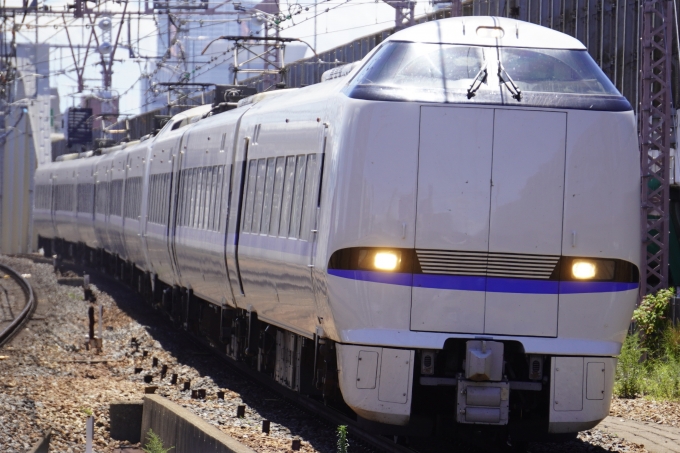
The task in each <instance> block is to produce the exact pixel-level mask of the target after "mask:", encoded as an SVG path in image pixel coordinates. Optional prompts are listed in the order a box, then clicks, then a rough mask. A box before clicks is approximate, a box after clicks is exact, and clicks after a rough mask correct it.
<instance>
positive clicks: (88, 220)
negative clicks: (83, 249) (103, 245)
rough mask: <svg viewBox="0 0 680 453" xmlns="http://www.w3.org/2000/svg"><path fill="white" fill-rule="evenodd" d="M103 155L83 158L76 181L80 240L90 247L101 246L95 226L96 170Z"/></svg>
mask: <svg viewBox="0 0 680 453" xmlns="http://www.w3.org/2000/svg"><path fill="white" fill-rule="evenodd" d="M100 159H101V157H91V158H89V159H85V160H83V162H82V164H81V165H79V166H78V173H77V179H76V183H77V185H78V187H77V189H76V195H77V207H76V215H77V219H78V220H77V222H78V242H82V243H84V244H85V245H87V246H88V247H90V248H93V249H96V248H98V247H99V243H98V242H97V235H96V232H95V228H94V208H95V184H94V181H95V175H94V174H95V172H96V165H97V162H98V161H99V160H100Z"/></svg>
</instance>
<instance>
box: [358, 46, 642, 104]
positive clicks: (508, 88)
mask: <svg viewBox="0 0 680 453" xmlns="http://www.w3.org/2000/svg"><path fill="white" fill-rule="evenodd" d="M347 93H348V95H349V96H351V97H354V98H359V99H373V100H392V101H422V102H473V103H474V102H477V103H493V104H495V103H500V104H517V103H523V104H525V105H540V106H550V105H553V106H555V107H570V108H588V109H595V110H630V104H629V103H628V102H627V101H626V100H625V98H623V97H622V96H621V94H619V92H618V91H617V89H616V87H615V86H614V85H613V84H612V83H611V82H610V81H609V79H608V78H607V76H606V75H605V74H604V73H603V72H602V70H600V68H599V67H598V66H597V64H596V63H595V61H593V59H592V58H591V57H590V55H589V54H588V52H587V51H585V50H565V49H528V48H513V47H500V48H499V47H481V46H465V45H453V44H437V43H410V42H398V41H390V42H387V43H385V44H384V45H383V46H382V47H381V48H380V49H378V50H377V51H376V53H375V54H374V55H373V57H372V58H371V59H370V60H369V61H368V62H367V63H366V64H365V65H364V67H363V68H362V69H361V70H360V71H359V72H358V73H357V74H356V76H355V77H354V78H353V79H352V80H351V81H350V83H349V85H348V88H347Z"/></svg>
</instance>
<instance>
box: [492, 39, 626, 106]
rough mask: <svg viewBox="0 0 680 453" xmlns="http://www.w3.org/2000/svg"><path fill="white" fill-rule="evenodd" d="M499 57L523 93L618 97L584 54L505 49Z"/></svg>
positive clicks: (595, 65)
mask: <svg viewBox="0 0 680 453" xmlns="http://www.w3.org/2000/svg"><path fill="white" fill-rule="evenodd" d="M500 54H501V61H502V62H503V66H504V67H505V70H506V71H507V72H508V74H510V77H512V79H513V81H514V82H515V83H516V84H517V86H518V87H519V88H520V90H522V91H539V92H544V93H545V92H549V93H580V94H608V95H614V96H618V95H619V92H618V91H617V90H616V87H615V86H614V85H613V84H612V83H611V82H610V81H609V79H608V78H607V76H605V75H604V74H603V73H602V71H601V70H600V68H599V67H598V66H597V64H596V63H595V61H593V59H592V58H591V57H590V55H588V52H586V51H585V50H563V49H517V48H511V47H506V48H501V49H500Z"/></svg>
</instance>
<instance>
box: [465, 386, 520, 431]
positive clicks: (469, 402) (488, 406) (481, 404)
mask: <svg viewBox="0 0 680 453" xmlns="http://www.w3.org/2000/svg"><path fill="white" fill-rule="evenodd" d="M457 403H458V408H457V409H458V410H457V417H456V421H457V422H458V423H475V424H483V425H507V424H508V412H509V407H510V383H509V382H508V381H503V382H474V381H465V380H462V379H461V380H459V381H458V395H457Z"/></svg>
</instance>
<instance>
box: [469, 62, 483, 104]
mask: <svg viewBox="0 0 680 453" xmlns="http://www.w3.org/2000/svg"><path fill="white" fill-rule="evenodd" d="M487 74H488V73H487V72H486V61H485V62H484V64H482V67H481V68H479V71H478V72H477V75H476V76H475V78H474V80H473V81H472V85H470V88H468V94H467V97H468V99H471V98H472V97H474V95H475V93H477V90H479V88H480V87H481V86H482V83H486V76H487Z"/></svg>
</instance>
